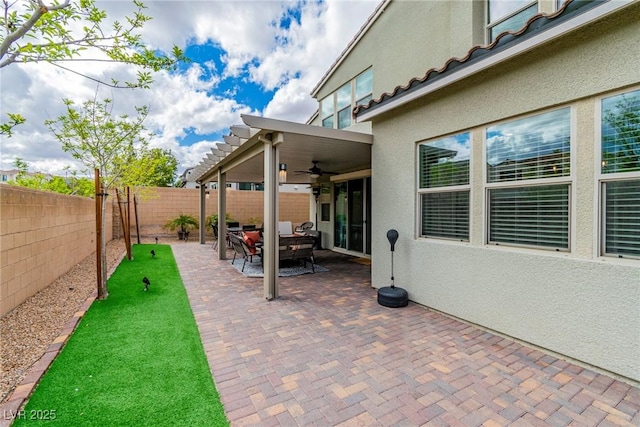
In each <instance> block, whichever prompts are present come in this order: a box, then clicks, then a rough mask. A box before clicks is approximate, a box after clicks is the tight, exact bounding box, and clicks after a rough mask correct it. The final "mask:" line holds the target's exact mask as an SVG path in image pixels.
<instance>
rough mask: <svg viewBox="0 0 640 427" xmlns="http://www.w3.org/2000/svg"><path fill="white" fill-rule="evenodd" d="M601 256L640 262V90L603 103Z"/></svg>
mask: <svg viewBox="0 0 640 427" xmlns="http://www.w3.org/2000/svg"><path fill="white" fill-rule="evenodd" d="M599 127H600V141H599V150H598V151H599V152H600V174H599V184H600V192H601V196H600V200H601V208H600V210H601V212H600V216H601V232H600V242H601V244H600V254H601V255H605V256H616V257H620V258H623V257H624V258H627V257H631V258H640V89H638V90H633V91H629V92H625V93H621V94H617V95H613V96H609V97H606V98H603V99H601V100H600V126H599Z"/></svg>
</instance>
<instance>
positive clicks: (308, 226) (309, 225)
mask: <svg viewBox="0 0 640 427" xmlns="http://www.w3.org/2000/svg"><path fill="white" fill-rule="evenodd" d="M312 228H313V222H311V221H306V222H303V223H302V224H300V225H298V226H297V227H296V230H295V231H296V232H305V231H307V230H311V229H312Z"/></svg>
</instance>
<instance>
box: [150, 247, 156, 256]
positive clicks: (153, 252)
mask: <svg viewBox="0 0 640 427" xmlns="http://www.w3.org/2000/svg"><path fill="white" fill-rule="evenodd" d="M155 257H156V251H154V250H153V249H151V258H155Z"/></svg>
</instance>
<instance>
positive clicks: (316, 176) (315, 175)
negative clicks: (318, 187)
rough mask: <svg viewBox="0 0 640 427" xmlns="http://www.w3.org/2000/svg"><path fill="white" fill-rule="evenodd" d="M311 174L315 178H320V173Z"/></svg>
mask: <svg viewBox="0 0 640 427" xmlns="http://www.w3.org/2000/svg"><path fill="white" fill-rule="evenodd" d="M309 176H310V177H311V178H313V179H316V178H320V175H319V174H317V173H311V174H309Z"/></svg>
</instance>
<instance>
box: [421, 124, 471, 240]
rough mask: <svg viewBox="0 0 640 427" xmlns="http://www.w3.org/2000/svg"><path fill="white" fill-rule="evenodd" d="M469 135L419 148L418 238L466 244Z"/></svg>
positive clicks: (442, 139) (461, 135) (467, 235)
mask: <svg viewBox="0 0 640 427" xmlns="http://www.w3.org/2000/svg"><path fill="white" fill-rule="evenodd" d="M470 152H471V136H470V134H469V133H468V132H465V133H461V134H458V135H453V136H450V137H446V138H441V139H438V140H436V141H431V142H426V143H422V144H420V145H419V146H418V184H419V185H418V187H419V189H418V192H419V197H420V203H419V206H420V236H421V237H438V238H445V239H455V240H462V241H468V240H469V191H470V188H469V159H470Z"/></svg>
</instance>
